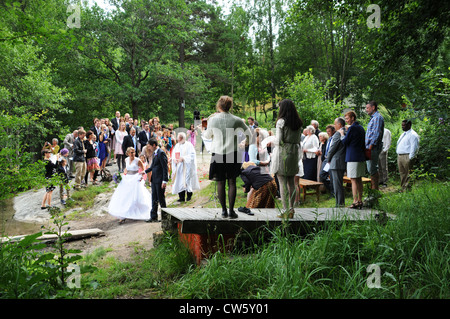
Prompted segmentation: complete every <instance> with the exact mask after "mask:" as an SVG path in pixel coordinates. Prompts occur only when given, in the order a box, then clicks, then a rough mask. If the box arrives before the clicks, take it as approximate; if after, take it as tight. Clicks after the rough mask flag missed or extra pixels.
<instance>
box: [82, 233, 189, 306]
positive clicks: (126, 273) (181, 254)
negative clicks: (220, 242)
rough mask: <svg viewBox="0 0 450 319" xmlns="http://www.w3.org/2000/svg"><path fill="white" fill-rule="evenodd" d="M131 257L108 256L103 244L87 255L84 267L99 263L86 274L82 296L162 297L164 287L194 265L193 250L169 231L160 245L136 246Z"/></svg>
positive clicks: (83, 279) (106, 297)
mask: <svg viewBox="0 0 450 319" xmlns="http://www.w3.org/2000/svg"><path fill="white" fill-rule="evenodd" d="M134 249H135V254H134V256H133V258H132V259H131V260H130V261H126V262H122V261H118V260H116V259H114V258H112V257H107V258H105V255H106V251H105V250H104V249H103V248H99V249H98V250H96V251H94V252H93V253H92V254H90V255H87V256H85V257H84V258H83V262H82V269H83V268H89V267H96V268H97V269H96V270H95V271H93V272H90V273H87V274H85V275H84V276H83V278H82V290H81V292H80V294H79V295H78V296H77V297H79V298H96V299H98V298H101V299H112V298H148V299H152V298H161V297H164V296H163V295H162V294H161V291H165V290H166V288H165V287H166V286H167V285H169V284H170V283H171V282H172V281H174V280H177V279H178V278H179V277H180V276H181V275H182V274H184V273H186V272H188V271H189V270H190V268H191V267H192V265H193V259H192V257H191V256H190V254H189V251H188V250H187V249H186V248H185V247H184V246H182V245H181V244H180V242H178V240H177V239H176V237H174V236H173V235H167V236H166V237H165V238H164V240H163V241H162V243H161V244H160V245H159V246H158V248H157V249H151V250H145V249H143V248H142V247H140V246H139V245H136V246H135V248H134Z"/></svg>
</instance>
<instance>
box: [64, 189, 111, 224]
mask: <svg viewBox="0 0 450 319" xmlns="http://www.w3.org/2000/svg"><path fill="white" fill-rule="evenodd" d="M113 191H114V188H112V187H111V186H110V183H100V184H99V185H95V186H94V185H90V186H88V187H86V188H84V189H80V190H77V191H75V190H73V189H71V190H70V197H71V198H72V199H73V201H66V205H65V208H64V211H67V210H69V209H72V208H76V207H78V208H80V212H81V213H82V212H84V211H86V210H88V209H89V208H92V207H93V206H94V200H95V197H96V196H97V195H99V194H104V193H112V192H113ZM80 212H79V213H78V214H71V218H75V217H76V216H77V217H81V216H80Z"/></svg>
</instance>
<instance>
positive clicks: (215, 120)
mask: <svg viewBox="0 0 450 319" xmlns="http://www.w3.org/2000/svg"><path fill="white" fill-rule="evenodd" d="M232 106H233V99H232V98H231V97H229V96H221V97H220V99H219V100H218V101H217V105H216V107H217V111H218V113H217V114H214V115H213V116H212V117H210V118H209V119H208V123H207V124H208V125H207V129H206V130H205V131H203V133H202V138H204V139H212V142H211V155H212V156H211V164H210V167H209V179H210V180H214V181H216V182H217V195H218V197H219V202H220V206H221V207H222V217H223V218H227V217H229V218H237V217H238V216H237V214H236V213H235V212H234V203H235V200H236V178H237V177H238V176H239V174H240V172H241V165H242V152H241V151H239V149H238V144H239V143H240V142H241V141H239V140H238V137H239V136H241V135H242V133H244V134H245V136H248V137H249V138H250V137H251V135H252V133H251V132H250V129H249V128H248V126H247V125H246V124H245V123H244V121H243V120H242V119H241V118H239V117H237V116H235V115H232V114H231V113H230V110H231V108H232ZM226 181H228V204H229V207H228V208H229V210H228V211H227V204H226V197H225V183H226Z"/></svg>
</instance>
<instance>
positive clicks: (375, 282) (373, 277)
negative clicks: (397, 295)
mask: <svg viewBox="0 0 450 319" xmlns="http://www.w3.org/2000/svg"><path fill="white" fill-rule="evenodd" d="M367 273H370V275H369V277H368V278H367V287H368V288H381V268H380V266H378V265H377V264H370V265H369V266H368V267H367Z"/></svg>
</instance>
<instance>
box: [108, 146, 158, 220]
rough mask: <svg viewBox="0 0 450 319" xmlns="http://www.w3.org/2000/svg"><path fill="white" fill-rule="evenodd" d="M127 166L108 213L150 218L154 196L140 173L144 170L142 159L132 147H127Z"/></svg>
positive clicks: (126, 217)
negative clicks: (136, 155)
mask: <svg viewBox="0 0 450 319" xmlns="http://www.w3.org/2000/svg"><path fill="white" fill-rule="evenodd" d="M127 155H128V157H127V158H126V159H125V163H126V168H125V171H124V173H123V174H122V180H121V181H120V183H119V185H118V186H117V188H116V190H115V191H114V194H113V195H112V197H111V201H110V202H109V206H108V213H109V214H111V215H112V216H114V217H118V218H119V219H120V221H119V223H123V222H124V221H125V219H137V220H149V219H150V210H151V207H152V196H151V194H150V192H149V191H148V190H147V188H146V187H145V179H143V178H142V175H141V174H139V171H140V169H141V170H144V164H143V163H142V161H141V160H140V159H139V158H137V157H135V151H134V149H133V148H132V147H129V148H128V149H127Z"/></svg>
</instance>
